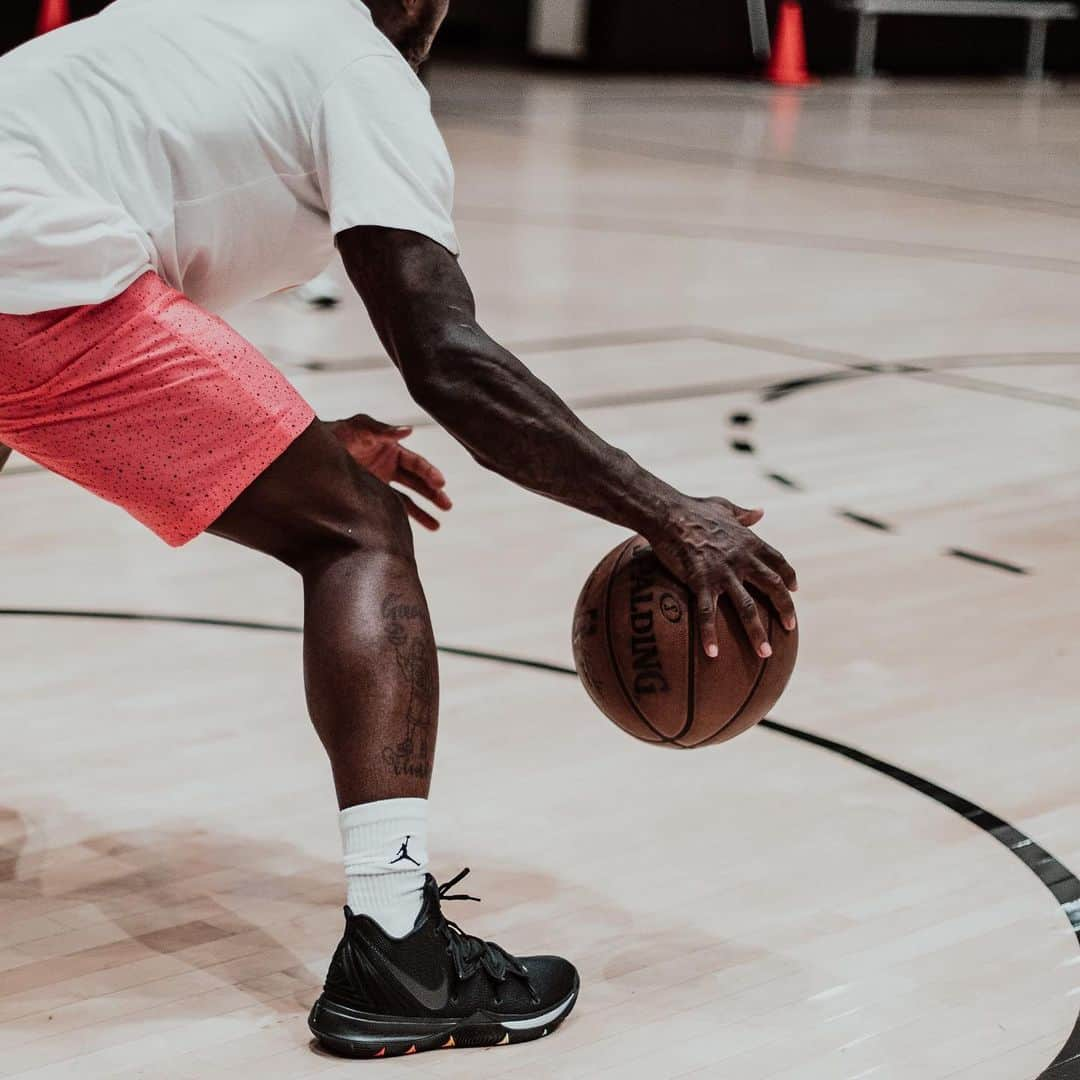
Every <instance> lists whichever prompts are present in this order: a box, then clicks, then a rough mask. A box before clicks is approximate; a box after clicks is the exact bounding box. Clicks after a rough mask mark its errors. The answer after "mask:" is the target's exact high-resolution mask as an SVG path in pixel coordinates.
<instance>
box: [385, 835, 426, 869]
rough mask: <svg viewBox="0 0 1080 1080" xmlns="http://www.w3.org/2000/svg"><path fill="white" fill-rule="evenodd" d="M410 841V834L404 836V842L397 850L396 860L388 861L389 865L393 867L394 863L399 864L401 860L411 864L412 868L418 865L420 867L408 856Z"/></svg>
mask: <svg viewBox="0 0 1080 1080" xmlns="http://www.w3.org/2000/svg"><path fill="white" fill-rule="evenodd" d="M411 839H412V834H411V833H410V834H409V835H408V836H406V837H405V841H404V843H402V845H401V847H400V848H399V849H398V853H397V858H396V859H391V860H390V865H391V866H393V865H394V863H399V862H401V861H402V860H403V859H408V860H409V862H411V863H412V864H413V866H419V865H420V864H419V863H418V862H417V861H416V860H415V859H414V858H413V857H412V856H411V855H410V854H409V841H410V840H411Z"/></svg>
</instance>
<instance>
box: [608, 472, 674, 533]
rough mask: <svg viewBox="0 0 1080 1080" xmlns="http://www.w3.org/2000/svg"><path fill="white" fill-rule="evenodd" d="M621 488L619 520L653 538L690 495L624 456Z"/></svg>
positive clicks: (617, 520)
mask: <svg viewBox="0 0 1080 1080" xmlns="http://www.w3.org/2000/svg"><path fill="white" fill-rule="evenodd" d="M623 456H624V458H625V460H624V462H623V463H622V469H621V476H620V483H619V491H620V492H621V495H622V498H621V499H620V504H619V506H618V508H617V516H616V517H615V519H614V520H615V521H616V523H617V524H619V525H622V526H623V527H625V528H627V529H631V530H633V531H634V532H636V533H639V534H640V535H642V536H644V537H645V538H646V539H647V540H649V539H651V538H652V537H653V536H654V535H655V534H656V532H657V531H658V529H660V528H663V527H664V526H665V525H666V524H667V523H668V522H670V521H671V520H672V518H673V517H674V516H675V515H676V513H677V511H678V510H679V508H680V507H681V506H682V505H683V504H684V503H685V502H686V500H687V497H686V496H685V495H683V494H682V492H680V491H678V490H677V489H676V488H673V487H672V486H671V485H670V484H667V483H665V482H664V481H663V480H661V479H660V478H659V477H657V476H653V474H652V473H650V472H647V471H646V470H645V469H643V468H642V467H641V466H640V465H638V464H637V462H636V461H634V460H633V458H631V457H629V456H628V455H623Z"/></svg>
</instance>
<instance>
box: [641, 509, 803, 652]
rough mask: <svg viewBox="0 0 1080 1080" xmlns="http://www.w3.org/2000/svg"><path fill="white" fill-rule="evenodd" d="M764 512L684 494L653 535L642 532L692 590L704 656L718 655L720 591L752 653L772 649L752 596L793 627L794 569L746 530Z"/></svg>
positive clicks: (770, 650)
mask: <svg viewBox="0 0 1080 1080" xmlns="http://www.w3.org/2000/svg"><path fill="white" fill-rule="evenodd" d="M763 516H764V511H763V510H747V509H744V508H743V507H741V506H736V505H735V504H734V503H731V502H728V500H727V499H720V498H712V499H692V498H687V499H686V500H685V502H684V503H683V504H681V505H680V506H679V507H677V508H676V509H675V511H674V512H673V513H672V514H671V515H670V516H669V518H668V520H667V522H666V523H665V525H664V527H663V529H662V532H661V533H660V535H659V536H656V537H654V536H648V537H646V539H648V540H649V542H650V543H651V544H652V547H653V550H654V551H655V552H656V554H657V556H658V557H659V559H660V561H661V562H662V563H663V564H664V565H665V566H666V567H667V568H668V569H669V570H670V571H671V572H672V573H673V574H674V575H675V576H676V577H677V578H679V579H680V580H681V581H683V582H684V583H685V584H686V586H687V588H688V589H689V590H690V591H691V593H693V594H694V599H695V603H696V606H697V614H698V624H699V626H700V628H701V644H702V647H703V648H704V649H705V653H706V655H707V656H710V657H715V656H718V655H719V652H720V649H719V641H718V637H717V630H716V619H717V611H716V605H717V602H718V600H719V598H720V596H721V595H723V594H726V595H727V597H728V599H729V600H730V601H731V603H732V605H733V606H734V608H735V611H736V612H737V613H738V616H739V619H740V620H741V622H742V624H743V628H744V629H745V630H746V635H747V637H748V638H749V639H750V643H751V645H753V647H754V651H755V652H756V653H757V654H758V656H762V657H768V656H771V655H772V646H771V645H770V644H769V636H768V634H767V633H766V631H765V626H764V623H763V622H762V619H761V614H760V612H759V611H758V602H757V601H756V600H755V599H754V596H753V594H752V593H751V592H750V588H751V587H752V588H753V589H754V590H755V591H756V592H758V593H760V594H762V595H764V596H766V597H767V598H768V600H769V602H770V603H771V604H772V606H773V607H774V608H775V609H776V612H777V614H778V615H779V616H780V622H781V625H783V626H784V628H785V629H787V630H792V629H794V627H795V605H794V604H793V603H792V600H791V593H792V592H793V591H794V590H795V589H797V588H798V582H797V581H796V579H795V571H794V570H792V568H791V566H790V565H789V564H788V561H787V560H786V559H785V558H784V556H783V555H781V554H780V552H779V551H777V550H776V549H775V548H773V547H770V546H769V545H768V544H766V543H765V541H764V540H762V539H761V538H760V537H759V536H757V535H756V534H755V533H753V532H751V531H750V528H749V526H751V525H756V524H757V523H758V522H759V521H760V520H761V519H762V517H763Z"/></svg>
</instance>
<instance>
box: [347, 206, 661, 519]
mask: <svg viewBox="0 0 1080 1080" xmlns="http://www.w3.org/2000/svg"><path fill="white" fill-rule="evenodd" d="M338 246H339V248H340V250H341V254H342V258H343V260H344V262H345V268H346V270H347V271H348V273H349V276H350V278H351V279H352V281H353V283H354V284H355V285H356V288H357V292H358V293H359V294H360V296H361V297H362V298H363V300H364V303H365V304H366V306H367V309H368V313H369V315H370V316H371V320H372V324H373V325H374V327H375V330H376V332H377V333H378V334H379V337H380V339H381V340H382V342H383V344H384V346H385V347H386V350H387V352H388V353H389V354H390V357H391V359H393V361H394V363H395V364H396V365H397V366H398V368H399V369H400V371H401V373H402V375H403V376H404V378H405V382H406V384H407V385H408V387H409V390H410V392H411V393H412V395H413V397H414V399H415V400H416V401H417V402H418V403H419V404H420V405H421V406H422V407H423V408H424V409H426V410H427V411H428V412H429V413H430V414H431V415H432V416H433V417H434V418H435V419H436V420H437V421H438V422H439V423H440V424H441V425H442V426H443V427H444V428H446V430H447V431H449V432H450V433H451V434H452V435H453V436H454V437H455V438H457V439H458V440H459V441H460V442H461V443H462V444H463V445H464V446H465V447H467V449H468V450H469V451H470V452H471V453H472V455H473V456H474V457H475V458H476V460H477V461H479V462H480V463H481V464H483V465H484V466H486V467H487V468H489V469H492V470H493V471H495V472H497V473H499V474H500V475H502V476H505V477H506V478H507V479H509V480H513V481H514V482H515V483H518V484H520V485H522V486H523V487H526V488H529V489H530V490H532V491H536V492H539V493H540V494H542V495H546V496H548V497H549V498H552V499H556V500H558V501H559V502H563V503H566V504H567V505H569V506H573V507H575V508H576V509H579V510H584V511H586V512H587V513H590V514H595V515H597V516H599V517H602V518H605V519H607V520H608V521H612V522H615V523H617V524H619V525H625V526H626V527H628V528H631V529H635V530H638V531H640V530H641V528H642V527H643V526H644V524H645V523H646V522H649V523H655V522H656V521H658V520H662V519H663V518H664V516H665V512H666V508H667V507H668V506H669V505H672V504H673V503H674V502H675V501H677V500H678V499H679V498H680V496H679V495H678V493H677V492H676V491H675V490H674V489H673V488H671V487H669V486H668V485H667V484H665V483H663V482H662V481H661V480H659V479H657V478H656V477H655V476H653V475H652V474H651V473H648V472H646V471H645V470H644V469H642V468H641V466H639V465H638V464H637V463H636V462H635V461H634V460H633V459H632V458H631V457H630V456H629V455H627V454H625V453H623V452H622V451H621V450H617V449H616V448H615V447H613V446H610V445H609V444H608V443H606V442H604V440H603V439H601V438H600V437H599V436H598V435H596V434H595V433H594V432H593V431H591V430H590V429H589V428H588V427H587V426H586V425H585V424H583V423H582V422H581V420H580V419H578V417H576V416H575V415H574V414H573V412H571V410H570V409H569V408H568V407H567V406H566V404H565V403H564V402H563V401H562V400H561V399H560V398H559V396H558V395H557V394H556V393H555V392H554V391H553V390H552V389H551V388H550V387H548V386H546V385H545V384H544V383H543V382H541V381H540V380H539V379H537V378H536V376H534V375H533V374H532V373H531V372H530V371H529V370H528V368H527V367H525V365H524V364H522V363H521V361H519V360H518V359H517V358H516V357H514V356H513V355H511V354H510V353H509V352H508V351H507V350H506V349H504V348H502V347H501V346H500V345H498V344H496V342H494V341H493V340H492V339H491V338H490V337H489V336H488V335H487V334H486V333H485V332H484V331H483V330H482V329H481V328H480V326H479V324H478V323H477V321H476V307H475V302H474V299H473V295H472V290H471V289H470V288H469V284H468V282H467V281H466V279H465V275H464V274H463V273H462V271H461V268H460V266H459V265H458V262H457V260H456V259H455V258H454V257H453V256H452V255H450V254H449V253H448V252H447V251H445V250H444V249H443V248H441V247H439V246H438V245H437V244H435V243H434V242H432V241H429V240H427V239H426V238H424V237H420V236H417V235H415V234H412V233H406V232H401V231H398V230H378V229H371V228H363V227H361V228H357V229H353V230H348V231H347V232H345V233H342V234H341V235H340V236H339V237H338Z"/></svg>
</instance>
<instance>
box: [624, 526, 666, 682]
mask: <svg viewBox="0 0 1080 1080" xmlns="http://www.w3.org/2000/svg"><path fill="white" fill-rule="evenodd" d="M656 569H657V563H656V556H654V555H653V552H652V548H650V547H640V548H638V549H637V550H636V551H635V552H634V554H633V558H632V561H631V564H630V651H631V653H632V655H633V667H634V672H635V674H634V696H635V697H641V696H642V695H643V694H659V693H663V692H664V691H666V690H668V689H669V687H668V681H667V679H666V678H665V677H664V670H663V667H662V665H661V662H660V648H659V645H658V644H657V641H656V634H655V633H654V630H653V606H652V603H653V585H654V584H655V575H656Z"/></svg>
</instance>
